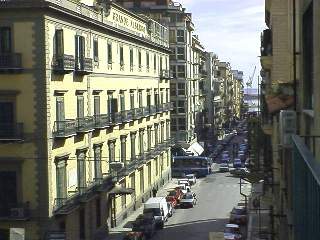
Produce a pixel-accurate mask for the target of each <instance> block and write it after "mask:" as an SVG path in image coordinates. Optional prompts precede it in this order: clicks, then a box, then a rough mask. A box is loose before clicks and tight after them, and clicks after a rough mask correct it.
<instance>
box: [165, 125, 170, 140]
mask: <svg viewBox="0 0 320 240" xmlns="http://www.w3.org/2000/svg"><path fill="white" fill-rule="evenodd" d="M169 139H170V122H167V123H166V140H169Z"/></svg>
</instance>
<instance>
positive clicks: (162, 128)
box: [160, 123, 164, 143]
mask: <svg viewBox="0 0 320 240" xmlns="http://www.w3.org/2000/svg"><path fill="white" fill-rule="evenodd" d="M160 142H162V143H163V142H164V123H161V126H160Z"/></svg>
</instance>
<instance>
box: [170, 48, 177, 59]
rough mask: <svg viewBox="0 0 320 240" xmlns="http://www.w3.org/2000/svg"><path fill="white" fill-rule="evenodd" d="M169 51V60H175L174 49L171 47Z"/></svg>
mask: <svg viewBox="0 0 320 240" xmlns="http://www.w3.org/2000/svg"><path fill="white" fill-rule="evenodd" d="M170 50H171V52H170V55H169V58H170V60H176V48H175V47H171V48H170Z"/></svg>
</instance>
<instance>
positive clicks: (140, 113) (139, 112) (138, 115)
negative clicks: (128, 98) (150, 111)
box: [134, 107, 144, 119]
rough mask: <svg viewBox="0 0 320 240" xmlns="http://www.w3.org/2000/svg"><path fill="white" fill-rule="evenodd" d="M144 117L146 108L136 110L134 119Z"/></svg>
mask: <svg viewBox="0 0 320 240" xmlns="http://www.w3.org/2000/svg"><path fill="white" fill-rule="evenodd" d="M143 116H144V108H142V107H141V108H135V109H134V119H140V118H142V117H143Z"/></svg>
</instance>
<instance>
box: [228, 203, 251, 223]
mask: <svg viewBox="0 0 320 240" xmlns="http://www.w3.org/2000/svg"><path fill="white" fill-rule="evenodd" d="M230 223H236V224H246V223H247V210H246V208H245V207H240V206H237V207H234V208H233V209H232V211H231V213H230Z"/></svg>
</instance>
